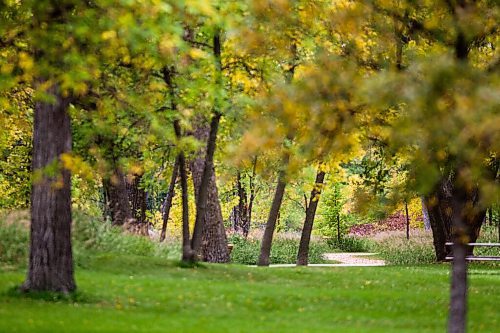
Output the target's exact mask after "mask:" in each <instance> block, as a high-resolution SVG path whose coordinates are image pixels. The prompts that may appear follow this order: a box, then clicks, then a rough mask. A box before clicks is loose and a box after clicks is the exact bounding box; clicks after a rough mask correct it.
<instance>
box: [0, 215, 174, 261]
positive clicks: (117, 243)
mask: <svg viewBox="0 0 500 333" xmlns="http://www.w3.org/2000/svg"><path fill="white" fill-rule="evenodd" d="M72 235H73V253H74V257H75V261H76V263H77V264H78V263H79V262H80V261H81V260H84V259H85V257H87V256H91V255H92V253H94V252H106V253H117V254H130V255H138V256H150V257H164V258H166V257H169V258H175V259H178V258H180V244H177V243H175V244H173V243H162V244H159V243H157V242H153V241H151V240H150V239H149V238H147V237H144V236H139V235H133V234H129V233H126V232H124V231H123V229H122V228H119V227H114V226H112V225H111V224H110V223H109V222H103V221H102V220H100V219H99V218H96V217H92V216H89V215H85V214H83V213H81V212H78V211H76V212H74V213H73V231H72ZM28 253H29V229H28V227H27V225H26V223H17V221H9V222H8V223H7V222H6V221H5V219H4V218H0V263H3V264H8V265H24V264H26V263H27V258H28Z"/></svg>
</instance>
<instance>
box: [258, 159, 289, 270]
mask: <svg viewBox="0 0 500 333" xmlns="http://www.w3.org/2000/svg"><path fill="white" fill-rule="evenodd" d="M283 164H284V166H283V169H282V170H281V171H280V173H279V176H278V184H277V185H276V191H275V193H274V198H273V203H272V204H271V210H270V211H269V216H268V218H267V223H266V228H265V229H264V236H263V237H262V244H261V247H260V255H259V261H258V262H257V265H258V266H269V257H270V255H271V246H272V243H273V236H274V230H275V229H276V221H277V219H278V215H279V212H280V208H281V202H282V201H283V195H284V193H285V187H286V184H287V182H286V172H285V168H286V166H287V165H288V156H286V157H285V163H283Z"/></svg>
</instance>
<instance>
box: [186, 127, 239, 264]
mask: <svg viewBox="0 0 500 333" xmlns="http://www.w3.org/2000/svg"><path fill="white" fill-rule="evenodd" d="M213 126H215V125H214V122H213V119H212V124H211V126H210V128H209V127H207V126H206V125H205V126H203V125H201V124H198V126H197V127H196V129H195V132H194V136H195V138H196V139H198V140H200V141H202V142H203V141H205V142H208V144H207V148H202V149H201V150H200V152H199V153H198V158H196V159H194V160H193V161H192V162H191V173H192V175H193V182H194V188H195V197H196V202H197V222H198V229H196V226H197V224H196V223H195V232H193V239H192V240H191V247H192V249H193V252H196V254H197V255H199V256H200V257H201V259H202V260H203V261H207V262H217V263H224V262H228V261H229V259H230V258H229V251H228V249H227V238H226V231H225V229H224V222H223V220H222V212H221V208H220V203H219V194H218V190H217V184H216V177H215V172H214V167H213V150H215V139H216V137H215V136H214V135H213V134H214V133H215V132H216V131H215V130H214V128H213ZM211 134H212V135H211ZM207 139H208V141H207ZM205 149H206V151H207V152H206V153H205ZM209 149H211V150H212V151H211V152H210V154H212V157H211V158H210V159H211V160H209V161H208V163H207V159H209V158H207V156H208V155H209ZM204 153H205V154H204ZM201 156H205V158H202V157H201ZM204 177H206V178H204ZM202 195H204V196H206V197H205V198H204V200H203V198H202ZM203 201H204V202H203ZM198 219H200V220H198ZM197 232H198V234H197ZM192 259H193V260H196V258H192Z"/></svg>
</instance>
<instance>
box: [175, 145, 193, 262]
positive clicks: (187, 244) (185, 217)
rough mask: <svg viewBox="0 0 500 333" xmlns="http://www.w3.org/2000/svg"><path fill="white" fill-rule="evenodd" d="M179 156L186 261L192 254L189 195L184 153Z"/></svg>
mask: <svg viewBox="0 0 500 333" xmlns="http://www.w3.org/2000/svg"><path fill="white" fill-rule="evenodd" d="M178 158H179V174H180V178H181V196H182V261H184V262H185V261H188V260H189V258H190V257H191V256H192V254H191V252H192V249H191V242H190V241H189V197H188V183H187V171H186V159H185V157H184V153H183V152H180V153H179V157H178Z"/></svg>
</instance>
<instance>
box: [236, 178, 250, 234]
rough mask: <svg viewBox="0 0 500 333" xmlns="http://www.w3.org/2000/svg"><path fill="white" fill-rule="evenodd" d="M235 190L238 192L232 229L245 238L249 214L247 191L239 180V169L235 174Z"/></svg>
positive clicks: (248, 228)
mask: <svg viewBox="0 0 500 333" xmlns="http://www.w3.org/2000/svg"><path fill="white" fill-rule="evenodd" d="M236 191H237V193H238V206H236V207H235V209H234V214H233V219H234V220H233V229H234V231H235V232H236V233H239V234H241V235H243V237H245V238H246V237H247V236H248V232H249V230H250V223H249V221H248V217H249V214H248V204H247V193H246V190H245V187H244V186H243V183H242V181H241V173H240V172H239V171H238V174H237V176H236Z"/></svg>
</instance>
